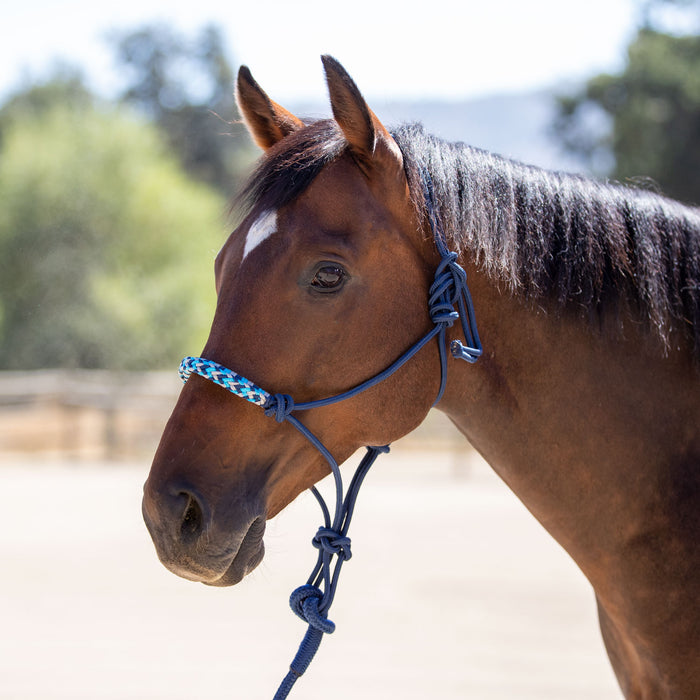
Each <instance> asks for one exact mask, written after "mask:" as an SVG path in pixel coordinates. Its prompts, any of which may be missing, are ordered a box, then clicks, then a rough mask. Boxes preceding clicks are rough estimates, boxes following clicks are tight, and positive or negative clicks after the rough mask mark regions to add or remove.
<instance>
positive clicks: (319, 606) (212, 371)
mask: <svg viewBox="0 0 700 700" xmlns="http://www.w3.org/2000/svg"><path fill="white" fill-rule="evenodd" d="M423 182H424V194H425V203H426V208H427V211H428V216H429V219H430V223H431V226H432V229H433V234H434V237H435V243H436V247H437V249H438V252H439V254H440V258H441V260H440V264H439V265H438V268H437V270H436V272H435V279H434V281H433V284H432V285H431V287H430V292H429V298H428V308H429V312H430V318H431V320H432V322H433V324H434V325H433V327H432V328H431V330H429V331H428V332H427V333H426V334H425V335H424V336H423V337H422V338H421V339H420V340H418V341H417V342H416V343H415V344H414V345H413V346H412V347H411V348H409V349H408V350H407V351H406V352H405V353H404V354H403V355H401V357H399V358H398V359H397V360H395V361H394V362H393V363H392V364H391V365H390V366H389V367H387V368H386V369H385V370H383V371H382V372H379V373H378V374H376V375H375V376H374V377H372V378H371V379H368V380H367V381H365V382H363V383H361V384H359V385H358V386H356V387H354V388H352V389H349V390H348V391H345V392H343V393H341V394H337V395H335V396H330V397H328V398H325V399H318V400H316V401H308V402H304V403H295V402H294V399H293V398H292V397H291V396H290V395H289V394H270V393H269V392H267V391H265V390H264V389H262V388H261V387H259V386H258V385H257V384H255V383H254V382H252V381H250V380H249V379H246V378H245V377H243V376H241V375H240V374H238V373H237V372H234V371H233V370H230V369H228V368H227V367H224V366H223V365H220V364H217V363H216V362H213V361H211V360H206V359H204V358H201V357H186V358H185V359H184V360H183V361H182V363H181V365H180V377H181V378H182V380H183V381H184V382H186V381H187V379H188V378H189V377H190V376H191V375H192V374H198V375H200V376H202V377H204V378H205V379H208V380H210V381H212V382H214V383H215V384H218V385H219V386H221V387H223V388H224V389H226V390H227V391H229V392H231V393H232V394H235V395H236V396H239V397H241V398H243V399H245V400H246V401H250V402H251V403H254V404H256V405H258V406H261V407H262V408H263V409H264V411H265V415H266V416H269V417H271V418H274V419H275V420H276V421H277V422H278V423H282V422H285V421H286V422H288V423H290V424H291V425H293V426H294V427H295V428H296V429H297V430H298V431H299V432H300V433H301V434H302V435H304V437H306V438H307V439H308V440H309V442H311V444H312V445H313V446H314V447H315V448H316V449H317V450H318V451H319V452H320V453H321V455H323V457H324V458H325V459H326V461H327V462H328V464H329V466H330V468H331V472H332V473H333V478H334V480H335V492H336V500H335V511H334V517H333V518H332V519H331V515H330V512H329V510H328V507H327V506H326V503H325V501H324V500H323V497H322V496H321V494H320V493H319V492H318V490H317V489H316V488H315V487H312V488H311V491H312V493H313V494H314V496H315V497H316V499H317V500H318V502H319V505H320V506H321V510H322V512H323V518H324V525H323V526H322V527H321V528H319V530H318V532H317V533H316V535H315V537H314V538H313V541H312V544H313V546H314V547H316V548H317V549H318V550H319V553H318V558H317V561H316V565H315V566H314V568H313V570H312V572H311V575H310V576H309V578H308V580H307V582H306V584H305V585H303V586H301V587H299V588H297V589H296V590H295V591H294V592H293V593H292V595H291V597H290V605H291V608H292V610H293V611H294V612H295V614H297V615H298V616H299V617H300V618H301V619H302V620H304V621H305V622H306V623H307V624H308V629H307V631H306V634H305V636H304V639H303V640H302V642H301V645H300V646H299V650H298V651H297V654H296V656H295V657H294V660H293V661H292V663H291V664H290V667H289V673H288V674H287V675H286V676H285V678H284V680H283V681H282V684H281V685H280V687H279V689H278V690H277V693H276V694H275V697H274V700H284V699H285V698H286V697H287V696H288V694H289V692H290V690H291V688H292V686H293V685H294V683H295V682H296V680H297V679H298V678H299V677H300V676H301V675H302V674H303V673H304V672H305V671H306V669H307V668H308V666H309V664H310V663H311V660H312V659H313V657H314V655H315V654H316V651H317V650H318V647H319V645H320V643H321V640H322V638H323V635H324V634H330V633H332V632H333V631H334V630H335V624H334V623H333V622H332V621H331V620H329V619H328V610H329V608H330V606H331V604H332V602H333V599H334V597H335V592H336V588H337V585H338V578H339V576H340V570H341V567H342V565H343V562H345V561H347V560H348V559H350V557H351V556H352V551H351V548H350V538H349V537H348V534H347V533H348V529H349V527H350V521H351V519H352V514H353V511H354V508H355V502H356V500H357V495H358V493H359V490H360V486H361V485H362V482H363V480H364V478H365V476H366V475H367V472H368V471H369V469H370V467H371V466H372V464H374V461H375V460H376V459H377V457H378V456H379V455H380V454H382V453H384V452H388V451H389V447H388V446H383V447H367V452H366V454H365V456H364V458H363V459H362V461H361V462H360V465H359V466H358V468H357V470H356V472H355V474H354V476H353V478H352V482H351V484H350V487H349V488H348V491H347V494H345V496H344V495H343V481H342V477H341V474H340V469H339V467H338V464H337V462H336V461H335V458H334V457H333V455H332V454H331V453H330V451H329V450H328V448H326V446H325V445H324V444H323V443H322V442H321V441H320V440H319V439H318V437H316V435H314V434H313V433H312V432H311V431H310V430H309V429H308V428H307V427H306V426H305V425H304V424H303V423H302V422H301V421H300V420H299V419H298V418H297V417H296V416H294V415H293V413H294V412H297V411H304V410H308V409H311V408H321V407H323V406H328V405H330V404H333V403H338V402H339V401H344V400H345V399H349V398H351V397H353V396H356V395H357V394H360V393H362V392H363V391H366V390H367V389H369V388H370V387H373V386H375V385H376V384H379V383H380V382H382V381H384V380H385V379H386V378H387V377H389V376H391V375H392V374H394V372H396V371H397V370H398V369H399V368H400V367H402V366H403V365H404V364H405V363H406V362H408V360H410V359H411V358H412V357H413V356H414V355H416V354H417V353H418V352H419V351H420V350H421V349H422V348H423V347H425V345H427V343H428V342H429V341H431V340H432V339H433V338H436V337H437V340H438V348H439V352H440V387H439V390H438V393H437V398H436V399H435V403H437V402H438V401H439V400H440V399H441V398H442V395H443V393H444V391H445V386H446V382H447V351H446V344H447V341H446V338H447V329H448V328H450V327H451V326H452V325H453V324H454V322H455V321H457V320H459V321H460V322H461V325H462V330H463V333H464V339H465V342H466V344H464V343H462V342H461V341H459V340H453V341H452V343H451V344H450V352H451V355H452V357H455V358H457V359H462V360H465V361H467V362H476V361H477V360H478V358H479V357H480V356H481V353H482V348H481V342H480V340H479V334H478V332H477V328H476V320H475V316H474V307H473V304H472V299H471V295H470V293H469V287H468V286H467V275H466V273H465V272H464V269H463V268H462V267H461V266H460V265H459V264H458V263H457V258H458V256H457V253H454V252H450V251H449V250H448V249H447V244H446V240H445V236H444V233H443V230H442V227H441V225H440V221H439V218H438V216H437V213H436V210H435V204H434V193H433V185H432V180H431V179H430V176H429V175H428V173H427V172H424V173H423ZM455 307H456V308H455Z"/></svg>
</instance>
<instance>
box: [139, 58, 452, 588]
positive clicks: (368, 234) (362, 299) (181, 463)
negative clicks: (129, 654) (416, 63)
mask: <svg viewBox="0 0 700 700" xmlns="http://www.w3.org/2000/svg"><path fill="white" fill-rule="evenodd" d="M324 67H325V71H326V79H327V83H328V89H329V93H330V100H331V106H332V111H333V119H329V120H322V121H318V122H313V123H309V124H306V123H304V122H302V121H301V120H300V119H298V118H297V117H296V116H294V115H293V114H291V113H290V112H288V111H287V110H285V109H284V108H282V107H281V106H279V105H278V104H276V103H275V102H273V101H272V100H271V99H270V98H269V97H268V96H267V95H266V94H265V92H264V91H263V90H262V89H261V88H260V86H259V85H258V84H257V83H256V82H255V80H254V79H253V78H252V76H251V74H250V72H249V71H248V69H247V68H245V67H244V68H241V70H240V72H239V76H238V82H237V90H236V96H237V101H238V105H239V108H240V112H241V114H242V115H243V118H244V120H245V123H246V125H247V127H248V129H249V131H250V133H251V135H252V137H253V139H254V140H255V142H256V143H257V144H258V145H259V146H260V147H261V148H262V149H264V155H263V157H262V159H261V161H260V164H259V166H258V168H257V170H256V172H255V173H254V174H253V176H252V178H251V180H250V182H249V184H248V186H247V188H246V190H245V197H246V202H247V209H246V215H245V218H244V219H243V221H242V223H241V224H240V226H238V228H236V230H234V231H233V233H232V234H231V235H230V237H229V238H228V240H227V241H226V243H225V244H224V246H223V248H222V250H221V251H220V253H219V254H218V256H217V258H216V263H215V280H216V289H217V295H218V301H217V306H216V311H215V315H214V319H213V323H212V327H211V332H210V335H209V338H208V340H207V343H206V346H205V348H204V350H203V352H202V355H203V357H205V358H207V359H208V360H211V361H213V362H216V363H219V364H221V365H223V366H225V367H231V368H235V371H236V372H238V373H240V374H241V375H243V376H245V377H246V378H248V379H250V380H251V381H252V382H255V383H256V384H257V385H259V386H261V387H263V388H264V389H265V390H266V391H268V392H270V393H271V394H277V393H280V394H282V393H283V394H287V395H290V396H292V397H293V398H294V400H295V401H296V402H304V401H313V400H316V399H321V398H324V397H327V396H332V395H336V394H339V393H342V392H343V391H345V390H347V389H349V388H351V387H353V386H356V385H358V384H361V383H362V382H364V381H365V380H367V379H368V378H370V377H372V376H374V375H376V374H377V373H378V372H379V371H381V370H383V369H384V368H385V367H387V366H388V365H389V364H390V363H391V362H392V361H393V360H395V359H396V357H397V356H399V355H400V354H401V353H402V352H404V351H405V350H406V348H408V347H409V346H411V344H412V343H413V342H414V341H415V340H416V338H418V337H420V336H421V335H422V334H424V333H425V332H426V330H428V329H429V328H430V327H431V318H430V314H429V311H428V308H427V305H426V298H427V296H428V290H429V288H430V285H431V282H432V277H433V273H434V270H435V267H436V265H437V263H438V262H439V256H438V254H437V252H436V250H435V246H434V243H433V240H432V236H431V235H430V234H429V232H428V230H429V229H428V226H427V224H426V223H425V222H424V221H423V219H422V217H421V216H420V215H419V213H418V209H417V207H416V205H415V203H414V198H413V197H412V195H411V188H410V186H409V184H410V183H409V180H410V174H408V173H407V172H406V169H405V167H404V161H403V158H402V154H401V151H400V150H399V148H398V146H397V144H396V143H395V141H394V139H393V138H392V137H391V135H390V134H389V132H388V131H387V130H386V129H385V127H384V126H383V125H382V124H381V122H380V121H379V119H378V118H377V117H376V116H375V115H374V113H373V112H372V111H371V110H370V109H369V107H368V106H367V104H366V102H365V100H364V99H363V97H362V96H361V94H360V92H359V91H358V89H357V87H356V86H355V83H354V82H353V81H352V79H351V78H350V76H349V75H348V74H347V73H346V72H345V70H344V69H343V68H342V67H341V66H340V65H339V64H338V63H337V62H336V61H335V60H334V59H332V58H330V57H325V58H324ZM439 381H440V363H439V360H438V354H437V353H436V352H435V350H434V347H433V346H432V345H431V346H430V347H429V348H423V349H422V350H420V351H419V352H418V353H417V354H416V356H415V357H414V358H412V360H411V361H410V362H408V363H407V364H406V365H404V366H403V367H402V368H401V369H400V370H398V371H396V372H395V373H394V374H393V375H392V376H391V377H390V378H388V379H387V380H386V381H384V382H382V383H381V384H378V385H376V386H373V387H372V388H370V389H368V390H367V391H365V392H363V393H362V394H361V395H359V396H357V397H354V398H349V399H348V400H345V401H342V402H339V403H335V404H333V405H330V406H326V407H323V408H314V409H312V410H309V411H307V412H305V414H304V417H303V420H304V425H305V426H307V427H308V429H309V430H311V431H312V432H313V433H314V434H315V435H316V436H318V438H319V439H320V440H321V441H322V442H323V444H324V445H325V446H326V447H327V449H328V450H329V451H330V453H331V454H332V455H333V456H334V458H335V460H336V461H337V462H338V463H341V462H342V461H344V460H345V459H347V458H348V457H349V456H350V455H351V454H352V453H354V452H355V451H356V450H357V449H358V448H359V447H361V446H363V445H379V444H387V443H390V442H392V441H394V440H396V439H397V438H399V437H401V436H402V435H405V434H406V433H408V432H410V431H411V430H412V429H413V428H415V427H416V426H417V425H418V424H419V423H420V422H421V421H422V420H423V418H424V417H425V415H426V414H427V412H428V410H429V408H430V406H431V404H432V403H433V401H434V400H435V395H436V392H437V388H438V385H439ZM328 471H329V465H328V463H327V461H326V460H325V459H324V458H323V456H322V455H321V454H320V453H319V451H318V450H317V449H315V448H314V446H313V445H312V444H310V443H309V441H308V440H306V439H305V438H304V436H303V435H301V434H300V433H299V432H298V431H296V430H294V429H293V427H292V426H290V425H289V424H288V423H284V422H282V423H278V422H276V421H274V420H271V419H270V417H268V416H266V415H265V412H263V411H261V410H260V409H259V407H256V406H254V405H252V404H250V403H248V402H246V401H241V400H240V399H239V398H237V397H235V396H232V395H231V394H230V393H229V392H227V391H225V390H224V389H222V388H221V387H219V386H216V385H215V384H213V383H211V382H208V381H206V380H205V379H203V378H202V377H200V376H192V377H191V378H190V379H189V380H188V381H187V383H186V384H185V386H184V388H183V390H182V393H181V395H180V397H179V399H178V402H177V404H176V406H175V409H174V411H173V413H172V416H171V417H170V420H169V421H168V424H167V426H166V428H165V431H164V433H163V436H162V439H161V442H160V445H159V447H158V450H157V452H156V455H155V458H154V461H153V465H152V467H151V472H150V475H149V477H148V480H147V482H146V485H145V488H144V499H143V513H144V518H145V521H146V523H147V525H148V528H149V530H150V532H151V535H152V537H153V541H154V543H155V545H156V549H157V551H158V555H159V557H160V559H161V561H162V562H163V563H164V564H165V566H166V567H168V568H169V569H170V570H172V571H173V572H175V573H177V574H179V575H181V576H183V577H185V578H188V579H192V580H195V581H202V582H204V583H207V584H211V585H231V584H234V583H236V582H238V581H239V580H240V579H241V578H243V576H245V575H246V574H247V573H248V572H250V571H251V570H252V569H253V568H255V566H256V565H257V564H258V563H259V562H260V561H261V559H262V556H263V552H264V547H263V533H264V529H265V521H266V520H267V519H268V518H271V517H273V516H274V515H275V514H277V513H278V512H279V511H280V510H281V509H283V508H284V507H285V506H286V505H287V504H289V503H290V502H291V501H292V500H293V499H294V498H295V497H296V496H297V495H298V494H299V493H301V492H302V491H304V490H305V489H307V488H309V487H310V486H312V485H313V484H315V483H316V482H317V481H319V480H320V479H321V478H323V477H324V476H326V474H327V473H328Z"/></svg>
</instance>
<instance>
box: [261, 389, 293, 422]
mask: <svg viewBox="0 0 700 700" xmlns="http://www.w3.org/2000/svg"><path fill="white" fill-rule="evenodd" d="M263 408H264V409H265V415H266V416H268V417H274V419H275V420H276V421H277V422H278V423H283V422H284V421H285V420H287V416H288V415H289V414H290V413H291V412H292V411H293V410H294V399H293V398H292V397H291V396H290V395H289V394H275V395H274V396H270V398H269V399H268V400H267V402H266V403H265V405H264V406H263Z"/></svg>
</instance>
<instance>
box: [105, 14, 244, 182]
mask: <svg viewBox="0 0 700 700" xmlns="http://www.w3.org/2000/svg"><path fill="white" fill-rule="evenodd" d="M112 43H113V46H114V49H115V54H116V60H117V64H118V65H119V66H121V67H122V69H123V70H124V73H125V75H126V88H125V90H124V91H123V93H122V96H121V99H122V101H123V102H124V103H125V104H128V105H131V106H133V107H135V108H136V109H137V110H139V111H141V112H142V113H143V114H145V115H146V116H147V117H148V118H149V119H151V120H153V121H154V122H155V123H156V124H157V125H158V126H159V127H160V129H161V130H162V131H163V133H164V134H165V136H166V138H167V139H168V143H169V145H170V147H171V148H172V149H173V151H174V152H175V153H177V154H178V156H179V157H180V159H181V162H182V164H183V166H184V167H185V169H186V170H187V172H188V173H190V175H192V176H193V177H196V178H198V179H200V180H203V181H204V182H207V183H209V184H212V185H214V186H215V187H217V188H218V189H219V190H220V191H221V192H224V193H229V192H231V191H232V189H233V186H234V183H235V181H236V180H237V178H238V176H239V173H240V170H241V168H243V167H247V166H248V164H249V163H250V161H251V160H252V158H253V154H252V150H251V147H250V140H249V139H248V138H246V137H244V135H243V129H242V127H241V125H240V124H239V123H238V122H237V121H236V118H237V110H236V106H235V102H234V99H233V87H234V72H233V68H232V66H231V63H230V61H229V59H228V57H227V55H226V51H225V49H224V41H223V38H222V36H221V33H220V31H219V30H218V29H217V28H216V27H214V26H208V27H205V28H203V29H202V30H201V31H200V32H199V33H198V34H197V35H196V36H195V37H194V38H193V39H188V38H187V37H185V36H182V35H181V34H178V33H177V32H175V31H174V30H173V29H172V28H171V27H169V26H167V25H163V24H155V25H150V26H145V27H142V28H140V29H137V30H133V31H128V32H124V33H122V34H117V35H115V36H113V37H112Z"/></svg>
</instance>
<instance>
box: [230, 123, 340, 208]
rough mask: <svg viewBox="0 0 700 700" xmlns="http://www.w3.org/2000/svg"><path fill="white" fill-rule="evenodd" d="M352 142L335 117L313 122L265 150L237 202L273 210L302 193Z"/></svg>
mask: <svg viewBox="0 0 700 700" xmlns="http://www.w3.org/2000/svg"><path fill="white" fill-rule="evenodd" d="M347 147H348V144H347V141H346V140H345V137H344V136H343V134H342V132H341V130H340V128H339V127H338V125H337V123H336V122H335V121H334V120H332V119H321V120H318V121H313V122H309V123H307V124H306V126H305V127H304V128H302V129H299V130H298V131H295V132H293V133H291V134H289V135H288V136H286V137H285V138H284V139H282V140H281V141H279V142H278V143H277V144H276V145H275V146H273V147H272V148H270V149H269V150H268V151H266V152H265V154H264V155H263V157H262V158H261V159H260V162H259V163H258V166H257V167H256V169H255V170H254V171H253V173H252V175H251V176H250V178H249V179H248V182H247V183H246V184H245V186H244V188H243V190H242V191H241V193H240V195H239V196H238V197H237V198H236V202H235V204H239V205H241V206H242V208H243V210H244V212H247V211H249V210H250V209H252V208H253V207H254V206H256V207H260V208H261V209H263V210H273V209H279V208H280V207H283V206H284V205H285V204H289V203H290V202H292V201H293V200H294V199H296V198H297V197H298V196H299V195H301V194H302V193H303V192H304V191H305V190H306V189H307V188H308V187H309V185H310V184H311V183H312V182H313V181H314V179H315V178H316V177H317V176H318V174H319V173H320V172H321V170H323V168H324V167H325V166H326V165H328V164H329V163H332V162H333V161H335V160H337V159H338V158H339V157H340V156H341V155H342V154H343V153H344V152H345V151H346V149H347Z"/></svg>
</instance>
